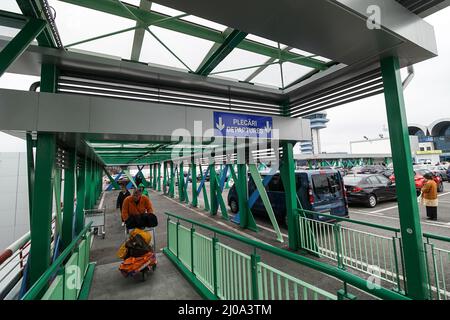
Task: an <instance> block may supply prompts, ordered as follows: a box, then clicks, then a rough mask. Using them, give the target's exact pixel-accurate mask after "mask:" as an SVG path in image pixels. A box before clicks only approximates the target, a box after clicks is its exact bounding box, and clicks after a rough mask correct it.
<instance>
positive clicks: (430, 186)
mask: <svg viewBox="0 0 450 320" xmlns="http://www.w3.org/2000/svg"><path fill="white" fill-rule="evenodd" d="M423 177H424V178H425V179H426V180H425V183H424V185H423V187H422V190H421V191H422V196H421V203H422V204H423V205H425V208H426V210H427V219H428V220H434V221H436V220H437V207H438V198H437V184H436V182H435V181H434V180H433V175H432V174H431V173H426V174H424V176H423Z"/></svg>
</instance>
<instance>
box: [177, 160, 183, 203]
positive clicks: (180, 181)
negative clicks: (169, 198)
mask: <svg viewBox="0 0 450 320" xmlns="http://www.w3.org/2000/svg"><path fill="white" fill-rule="evenodd" d="M178 171H179V172H178V177H179V179H178V198H179V200H180V202H183V201H184V167H183V161H181V162H180V165H179V166H178Z"/></svg>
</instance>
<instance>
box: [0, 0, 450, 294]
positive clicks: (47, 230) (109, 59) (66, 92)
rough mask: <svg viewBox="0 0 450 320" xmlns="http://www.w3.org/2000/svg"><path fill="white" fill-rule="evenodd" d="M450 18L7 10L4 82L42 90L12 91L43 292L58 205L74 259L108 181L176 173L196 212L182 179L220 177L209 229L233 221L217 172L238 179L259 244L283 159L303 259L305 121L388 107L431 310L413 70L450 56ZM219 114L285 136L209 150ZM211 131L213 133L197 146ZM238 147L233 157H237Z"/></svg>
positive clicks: (344, 11)
mask: <svg viewBox="0 0 450 320" xmlns="http://www.w3.org/2000/svg"><path fill="white" fill-rule="evenodd" d="M449 4H450V1H448V0H418V1H409V0H397V1H384V0H370V1H369V0H357V1H353V0H302V1H299V0H280V1H269V0H267V1H266V0H246V1H237V0H228V1H219V0H190V1H177V0H158V1H157V2H153V1H148V0H128V1H120V0H37V1H33V0H17V1H12V0H11V1H2V2H1V3H0V26H1V28H0V34H1V37H0V49H1V51H0V75H2V74H3V73H4V72H11V73H19V74H25V75H31V76H38V77H40V83H38V84H35V85H33V86H32V88H31V89H32V90H31V91H29V92H23V91H15V90H4V89H2V90H0V93H1V95H0V130H4V131H7V132H9V133H12V134H15V135H18V136H21V137H24V138H25V137H26V138H27V143H28V164H29V168H28V169H29V170H28V172H29V190H30V195H29V196H30V224H31V242H32V246H31V254H30V259H29V276H28V279H27V281H28V288H30V287H32V286H33V285H35V284H36V283H39V279H40V277H41V276H43V275H44V273H46V272H49V271H47V270H50V269H49V266H50V257H51V252H52V250H51V248H52V246H51V241H52V240H51V239H52V233H51V225H52V211H53V196H54V193H55V194H56V195H57V196H58V197H61V189H60V186H61V183H62V180H61V177H62V176H64V194H63V195H62V197H63V200H64V203H65V205H64V207H63V209H61V208H60V207H59V208H57V209H58V210H57V211H58V212H59V213H60V214H61V210H63V212H62V214H61V216H62V218H61V217H60V219H62V221H61V227H60V229H59V230H58V232H59V233H60V235H61V237H62V243H63V247H66V248H69V247H72V248H73V246H71V243H72V241H75V239H76V240H77V241H78V240H79V239H80V238H79V237H74V236H73V234H74V233H75V234H80V233H83V232H86V227H85V225H84V221H83V217H84V211H83V210H89V209H93V208H94V207H95V206H96V201H97V199H98V197H99V195H100V193H101V185H102V183H101V182H102V175H103V171H107V170H105V169H106V168H107V167H108V166H131V165H138V166H144V165H150V166H151V169H152V181H151V184H152V186H153V187H154V188H155V189H156V188H157V189H158V190H161V172H160V171H161V164H163V166H164V167H163V175H164V181H163V183H162V185H163V188H162V189H163V191H164V193H167V194H168V195H170V196H172V197H173V196H174V194H175V193H176V192H175V185H176V184H175V179H177V184H178V195H179V199H180V201H184V202H190V201H189V198H190V196H189V195H188V194H187V188H185V184H186V183H187V182H188V181H187V180H186V177H185V176H184V175H183V172H184V168H183V165H185V166H188V167H189V174H190V175H191V176H197V171H198V169H200V168H198V166H200V165H202V164H204V165H207V166H208V167H209V174H210V194H209V201H208V197H207V192H206V190H205V188H204V183H203V182H201V183H200V185H199V186H197V181H196V179H192V197H191V199H192V201H191V203H192V205H193V206H196V205H197V197H198V196H199V195H200V194H202V193H203V196H204V197H205V206H206V203H207V206H208V209H209V211H210V213H211V214H212V215H216V214H217V212H218V211H219V210H220V211H221V212H222V217H224V218H228V216H227V213H226V208H225V204H224V200H223V199H222V196H221V188H223V185H222V181H221V179H220V178H221V177H219V176H218V174H217V173H216V170H215V165H216V164H225V165H226V166H227V168H228V169H229V170H230V171H231V174H232V177H233V180H235V183H236V185H237V188H238V193H239V208H240V222H239V223H240V226H241V227H243V228H250V229H256V224H255V223H254V220H253V217H252V214H251V210H250V206H249V195H248V190H247V177H248V173H249V172H250V175H251V176H252V177H253V178H254V179H255V180H257V181H258V182H257V186H258V191H259V192H260V193H261V195H260V196H261V197H262V198H263V200H264V202H265V205H266V208H267V209H268V210H269V215H270V212H271V209H270V203H269V201H268V199H267V195H266V194H265V192H264V187H263V184H262V183H259V182H260V181H259V180H258V179H259V178H261V177H259V175H258V171H257V170H256V167H255V165H256V163H257V162H258V159H275V160H277V161H278V162H279V164H280V170H279V171H280V176H281V179H282V181H283V185H284V190H285V193H286V208H287V211H288V225H289V230H288V231H289V247H290V248H291V249H293V250H297V249H299V247H300V241H301V240H300V232H303V231H300V230H298V228H299V224H298V223H297V220H298V213H297V212H298V208H297V195H296V182H295V173H294V171H295V163H294V158H293V154H292V147H293V144H294V143H295V142H296V141H299V140H305V139H308V138H309V136H308V135H309V134H310V133H308V132H310V130H308V122H307V121H305V120H304V119H302V117H303V116H305V115H308V114H311V113H315V112H317V111H321V110H324V109H328V108H332V107H336V106H339V105H342V104H345V103H349V102H352V101H356V100H359V99H363V98H366V97H369V96H373V95H376V94H379V93H384V94H385V98H386V110H387V113H388V121H389V131H390V136H391V137H392V139H391V145H392V150H393V154H392V158H393V162H394V169H395V172H396V183H397V192H398V198H399V213H400V224H401V228H400V229H401V238H402V241H403V242H402V243H403V248H402V250H403V251H402V252H403V255H404V257H405V277H406V279H407V287H406V288H405V289H406V291H405V293H404V294H405V295H407V296H408V297H410V298H414V299H426V298H428V297H429V293H428V283H427V279H426V271H425V268H426V267H425V261H424V253H423V243H422V232H421V226H420V221H419V218H418V207H417V199H416V194H415V190H414V187H413V185H411V183H410V181H412V179H413V177H412V176H411V174H412V172H411V170H410V167H411V165H412V164H411V159H410V146H409V140H408V129H407V121H406V116H405V106H404V101H403V93H402V85H401V79H400V68H402V67H406V66H410V65H413V64H415V63H418V62H421V61H424V60H427V59H430V58H432V57H435V56H436V55H437V48H436V41H435V36H434V30H433V27H432V26H431V25H429V24H428V23H426V22H425V21H424V20H423V19H422V18H423V17H426V16H427V15H429V14H432V13H434V12H436V11H438V10H440V9H442V8H444V7H446V6H448V5H449ZM37 88H39V91H38V92H36V89H37ZM216 112H222V113H230V114H231V113H232V114H238V115H242V116H248V117H249V118H250V117H252V116H255V117H256V116H260V117H268V118H269V119H270V122H272V125H270V123H269V121H267V123H265V124H266V126H265V128H266V129H265V130H266V133H269V132H272V130H273V129H276V130H277V131H279V136H274V135H271V134H272V133H271V134H270V135H266V136H265V137H264V139H263V140H264V141H265V142H266V143H267V146H266V147H265V148H257V149H256V150H253V151H251V148H252V142H251V141H249V136H245V135H243V136H242V135H241V136H237V135H235V136H231V137H227V139H224V141H222V140H221V141H220V143H217V141H216V139H215V138H217V137H216V135H215V134H210V135H206V134H205V132H206V131H208V130H213V131H214V130H216V129H217V128H220V127H221V125H222V122H221V121H222V120H220V122H219V123H215V120H214V119H215V118H214V116H215V113H216ZM264 119H266V118H264ZM199 122H200V123H202V125H203V127H201V128H200V129H199V130H197V128H198V123H199ZM177 129H182V130H181V131H176V130H177ZM220 130H221V129H219V131H220ZM274 131H275V130H274ZM214 132H216V131H214ZM273 134H274V133H273ZM174 137H176V138H177V139H173V138H174ZM178 138H180V139H181V140H180V139H178ZM227 140H230V141H231V142H233V144H232V146H231V149H230V147H229V146H228V145H227V142H229V141H227ZM275 142H277V143H278V142H279V144H277V143H275ZM33 148H35V149H36V157H35V160H34V159H33ZM58 150H59V151H58ZM186 150H188V153H187V154H186V153H183V152H184V151H186ZM223 150H230V152H229V153H228V157H227V156H222V155H221V154H220V152H219V151H223ZM249 150H250V151H249ZM205 153H206V156H205V155H204V154H205ZM57 155H58V156H57ZM196 155H199V156H196ZM249 155H250V156H249ZM252 155H253V156H252ZM255 159H256V160H255ZM235 164H236V167H235V166H234V165H235ZM175 167H177V169H175ZM235 169H236V170H235ZM176 170H178V175H179V176H178V177H175V171H176ZM199 171H200V175H201V177H202V179H203V178H204V177H206V173H204V172H202V170H199ZM62 173H64V174H62ZM220 174H222V173H220ZM224 176H225V177H226V171H225V174H224ZM166 179H167V180H170V186H169V190H166V185H167V181H166ZM55 185H57V186H59V187H58V188H56V189H55V188H54V187H55ZM197 187H198V188H197ZM75 198H76V204H74V199H75ZM300 209H301V208H300ZM300 212H301V211H300ZM272 214H273V212H272ZM271 217H272V218H273V216H271ZM73 220H74V221H75V227H74V229H73V227H72V226H73V224H72V221H73ZM274 220H275V219H272V223H273V225H274V229H275V230H276V231H277V234H278V235H279V233H280V232H279V229H277V227H278V225H277V223H276V221H274ZM281 239H282V237H281ZM42 257H44V258H42ZM34 291H36V289H35V290H34Z"/></svg>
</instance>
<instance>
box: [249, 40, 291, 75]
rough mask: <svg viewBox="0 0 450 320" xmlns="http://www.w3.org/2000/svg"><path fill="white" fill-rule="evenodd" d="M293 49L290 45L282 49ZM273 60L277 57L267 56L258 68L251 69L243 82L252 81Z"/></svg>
mask: <svg viewBox="0 0 450 320" xmlns="http://www.w3.org/2000/svg"><path fill="white" fill-rule="evenodd" d="M291 49H293V48H292V47H286V48H284V49H283V51H289V50H291ZM275 60H277V58H275V57H271V58H269V59H268V60H267V61H266V62H264V64H262V65H261V66H260V67H259V68H258V69H256V70H255V71H253V72H252V73H251V74H250V75H249V76H248V77H247V78H245V80H244V81H245V82H250V81H252V80H253V79H254V78H256V77H257V76H258V75H259V74H260V73H261V72H263V71H264V70H266V68H267V67H268V66H269V65H272V63H274V62H275Z"/></svg>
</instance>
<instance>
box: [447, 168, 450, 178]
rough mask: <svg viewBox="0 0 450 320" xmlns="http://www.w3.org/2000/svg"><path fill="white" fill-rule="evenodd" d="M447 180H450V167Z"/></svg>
mask: <svg viewBox="0 0 450 320" xmlns="http://www.w3.org/2000/svg"><path fill="white" fill-rule="evenodd" d="M447 181H450V167H448V169H447Z"/></svg>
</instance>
